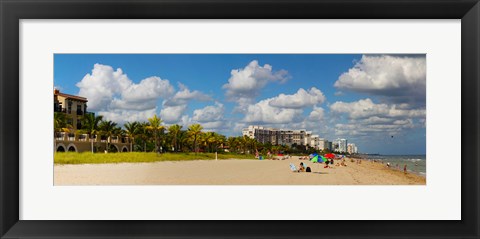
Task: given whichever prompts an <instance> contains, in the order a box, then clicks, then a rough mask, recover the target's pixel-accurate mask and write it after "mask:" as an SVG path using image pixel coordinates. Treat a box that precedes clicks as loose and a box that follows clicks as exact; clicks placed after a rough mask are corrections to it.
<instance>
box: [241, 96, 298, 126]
mask: <svg viewBox="0 0 480 239" xmlns="http://www.w3.org/2000/svg"><path fill="white" fill-rule="evenodd" d="M272 99H273V98H270V99H266V100H262V101H260V102H258V103H256V104H254V105H249V106H248V107H247V111H246V113H245V118H244V119H243V121H244V122H247V123H266V124H285V123H292V122H295V121H301V120H302V113H303V110H302V109H291V108H279V107H273V106H271V105H270V101H271V100H272Z"/></svg>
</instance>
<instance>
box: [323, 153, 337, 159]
mask: <svg viewBox="0 0 480 239" xmlns="http://www.w3.org/2000/svg"><path fill="white" fill-rule="evenodd" d="M325 158H329V159H333V158H335V154H332V153H329V154H325Z"/></svg>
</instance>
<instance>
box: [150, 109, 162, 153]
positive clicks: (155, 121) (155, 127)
mask: <svg viewBox="0 0 480 239" xmlns="http://www.w3.org/2000/svg"><path fill="white" fill-rule="evenodd" d="M148 122H149V123H150V125H149V126H147V128H148V129H149V130H151V131H153V134H154V137H155V152H158V145H157V137H158V132H160V131H162V130H163V129H165V126H163V125H162V123H163V120H162V119H160V118H158V117H157V115H156V114H155V115H154V116H153V117H152V118H148Z"/></svg>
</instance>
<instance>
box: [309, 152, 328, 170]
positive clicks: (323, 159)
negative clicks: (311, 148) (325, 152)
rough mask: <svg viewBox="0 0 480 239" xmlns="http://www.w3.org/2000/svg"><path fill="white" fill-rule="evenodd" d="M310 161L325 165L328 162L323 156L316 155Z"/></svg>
mask: <svg viewBox="0 0 480 239" xmlns="http://www.w3.org/2000/svg"><path fill="white" fill-rule="evenodd" d="M310 161H312V162H313V163H321V162H322V163H323V162H325V161H326V159H325V157H323V156H322V155H316V156H315V157H313V158H312V159H310ZM318 168H319V169H320V166H318Z"/></svg>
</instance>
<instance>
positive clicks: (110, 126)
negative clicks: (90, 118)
mask: <svg viewBox="0 0 480 239" xmlns="http://www.w3.org/2000/svg"><path fill="white" fill-rule="evenodd" d="M116 126H117V123H115V122H113V121H111V120H108V121H102V122H100V125H99V126H98V127H99V128H100V131H101V132H102V134H103V135H104V136H107V143H106V149H107V151H109V150H110V139H111V137H112V136H113V135H114V133H115V131H116V128H117V127H116Z"/></svg>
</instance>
